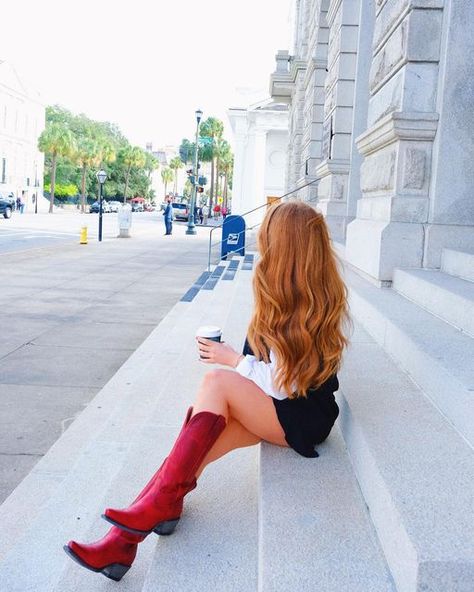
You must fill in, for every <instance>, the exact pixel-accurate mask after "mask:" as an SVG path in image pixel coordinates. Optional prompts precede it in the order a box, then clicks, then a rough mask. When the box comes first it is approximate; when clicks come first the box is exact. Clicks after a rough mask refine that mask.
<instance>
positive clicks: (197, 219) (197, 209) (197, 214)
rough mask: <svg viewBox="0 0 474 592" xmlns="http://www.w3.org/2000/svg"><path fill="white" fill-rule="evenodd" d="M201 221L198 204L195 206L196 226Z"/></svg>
mask: <svg viewBox="0 0 474 592" xmlns="http://www.w3.org/2000/svg"><path fill="white" fill-rule="evenodd" d="M198 221H199V208H198V206H197V204H196V205H195V206H194V224H197V223H198Z"/></svg>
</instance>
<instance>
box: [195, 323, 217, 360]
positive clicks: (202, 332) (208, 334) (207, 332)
mask: <svg viewBox="0 0 474 592" xmlns="http://www.w3.org/2000/svg"><path fill="white" fill-rule="evenodd" d="M196 337H204V339H210V340H211V341H217V342H220V341H221V339H222V330H221V329H220V327H216V326H215V325H203V326H202V327H199V329H198V330H197V331H196ZM200 357H201V359H206V358H205V357H203V356H200Z"/></svg>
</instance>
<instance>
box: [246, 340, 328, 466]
mask: <svg viewBox="0 0 474 592" xmlns="http://www.w3.org/2000/svg"><path fill="white" fill-rule="evenodd" d="M243 354H244V355H253V353H252V350H251V349H250V346H249V344H248V343H247V342H246V343H245V346H244V350H243ZM338 389H339V381H338V379H337V376H336V375H334V376H331V377H330V378H329V379H328V380H326V382H324V383H323V384H322V385H321V386H320V387H319V388H317V389H310V390H309V391H308V395H307V397H297V398H294V399H283V400H280V399H275V398H273V397H272V400H273V404H274V405H275V410H276V413H277V416H278V421H279V422H280V424H281V426H282V428H283V431H284V432H285V439H286V441H287V442H288V445H289V446H290V447H291V448H293V450H295V451H296V452H298V453H299V454H301V455H302V456H306V457H308V458H315V457H317V456H319V455H318V453H317V451H316V450H315V446H316V445H317V444H321V442H323V441H324V440H326V438H327V437H328V436H329V433H330V431H331V429H332V427H333V425H334V422H335V421H336V419H337V416H338V415H339V407H338V405H337V403H336V399H335V398H334V393H335V392H336V391H337V390H338Z"/></svg>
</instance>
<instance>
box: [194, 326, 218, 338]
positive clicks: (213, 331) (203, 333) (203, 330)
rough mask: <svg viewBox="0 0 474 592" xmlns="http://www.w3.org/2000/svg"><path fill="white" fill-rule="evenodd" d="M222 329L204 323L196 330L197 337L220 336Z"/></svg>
mask: <svg viewBox="0 0 474 592" xmlns="http://www.w3.org/2000/svg"><path fill="white" fill-rule="evenodd" d="M221 335H222V330H221V328H220V327H216V326H215V325H203V326H202V327H199V329H198V330H197V331H196V337H220V336H221Z"/></svg>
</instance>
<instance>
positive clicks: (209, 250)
mask: <svg viewBox="0 0 474 592" xmlns="http://www.w3.org/2000/svg"><path fill="white" fill-rule="evenodd" d="M317 181H319V179H313V180H312V181H309V182H308V183H305V184H304V185H301V186H300V187H296V188H295V189H292V190H291V191H288V193H285V194H284V195H280V197H275V198H274V199H273V201H272V203H271V204H262V205H261V206H257V207H256V208H253V209H252V210H249V211H248V212H244V213H243V214H239V216H241V217H242V218H244V217H245V216H248V215H249V214H253V213H254V212H256V211H257V210H261V209H262V208H268V207H271V205H272V204H273V203H275V202H276V201H279V200H281V199H284V198H285V197H288V196H289V195H292V194H293V193H296V192H297V191H300V190H301V189H304V188H305V187H309V186H310V185H313V184H314V183H316V182H317ZM260 224H261V222H259V223H258V224H254V225H253V226H250V227H249V228H246V229H245V230H242V231H240V232H238V233H237V234H238V235H239V236H240V235H241V234H242V233H244V232H247V231H249V230H253V229H254V228H257V226H260ZM223 226H224V223H222V224H218V225H217V226H214V227H213V228H211V232H210V233H209V249H208V255H207V271H211V252H212V247H215V246H216V245H220V244H221V242H222V241H216V242H215V243H213V242H212V233H213V232H214V230H217V229H218V228H221V229H222V227H223Z"/></svg>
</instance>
